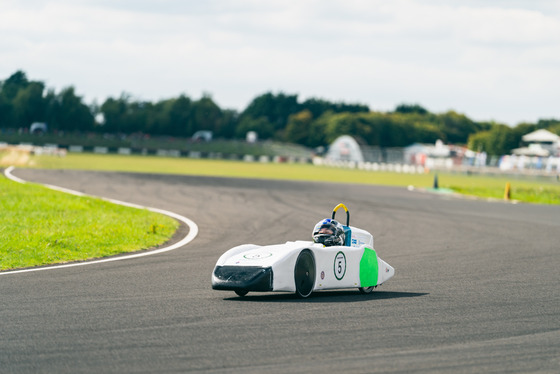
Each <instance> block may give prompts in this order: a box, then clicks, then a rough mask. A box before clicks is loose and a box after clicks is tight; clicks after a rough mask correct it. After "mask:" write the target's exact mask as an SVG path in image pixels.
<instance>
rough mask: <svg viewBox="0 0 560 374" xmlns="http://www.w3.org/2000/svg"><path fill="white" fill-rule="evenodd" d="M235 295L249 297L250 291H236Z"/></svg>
mask: <svg viewBox="0 0 560 374" xmlns="http://www.w3.org/2000/svg"><path fill="white" fill-rule="evenodd" d="M235 293H236V294H237V296H241V297H243V296H245V295H247V294H248V293H249V291H247V290H235Z"/></svg>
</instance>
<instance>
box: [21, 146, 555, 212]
mask: <svg viewBox="0 0 560 374" xmlns="http://www.w3.org/2000/svg"><path fill="white" fill-rule="evenodd" d="M31 163H32V164H33V165H34V167H40V168H52V169H83V170H109V171H129V172H143V173H144V172H145V173H166V174H187V175H204V176H225V177H237V178H264V179H286V180H302V181H322V182H342V183H359V184H373V185H387V186H410V185H412V186H415V187H417V188H430V187H432V186H433V182H434V176H435V175H434V174H433V173H428V174H404V173H394V172H372V171H365V170H357V169H339V168H333V167H321V166H314V165H309V164H273V163H268V164H264V163H258V162H256V163H248V162H237V161H227V160H204V159H187V158H162V157H146V156H121V155H95V154H69V155H68V156H66V157H62V158H59V157H51V156H39V157H33V158H32V159H31ZM438 182H439V187H441V188H449V189H452V190H453V191H455V192H458V193H462V194H466V195H472V196H478V197H484V198H497V199H503V197H504V190H505V186H506V183H507V182H510V183H511V198H512V199H514V200H518V201H523V202H531V203H541V204H560V183H558V182H557V181H556V180H554V179H552V178H551V179H547V180H545V179H541V180H529V179H516V178H506V177H492V176H481V175H465V174H454V173H438Z"/></svg>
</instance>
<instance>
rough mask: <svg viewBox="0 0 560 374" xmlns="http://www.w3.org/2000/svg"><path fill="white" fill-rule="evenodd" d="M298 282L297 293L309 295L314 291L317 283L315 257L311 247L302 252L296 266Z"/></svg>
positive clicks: (295, 275) (295, 276)
mask: <svg viewBox="0 0 560 374" xmlns="http://www.w3.org/2000/svg"><path fill="white" fill-rule="evenodd" d="M294 278H295V282H296V295H297V296H299V297H308V296H309V295H311V293H312V292H313V286H314V285H315V259H314V258H313V253H311V251H310V250H309V249H304V250H303V251H301V252H300V254H299V256H298V258H297V260H296V266H295V268H294Z"/></svg>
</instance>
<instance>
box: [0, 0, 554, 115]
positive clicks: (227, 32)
mask: <svg viewBox="0 0 560 374" xmlns="http://www.w3.org/2000/svg"><path fill="white" fill-rule="evenodd" d="M555 3H557V2H549V1H509V2H506V1H504V2H500V1H493V2H491V5H487V2H484V1H469V2H465V1H438V0H432V1H413V0H397V1H390V2H388V1H381V0H376V1H366V0H346V1H336V0H331V1H318V0H314V1H295V0H286V1H283V2H262V1H249V0H243V1H240V0H238V1H225V0H215V1H205V2H195V1H172V0H167V1H158V2H153V1H119V2H111V1H69V0H67V1H47V0H45V1H32V2H25V4H23V3H21V2H16V1H11V2H7V3H6V4H3V8H4V9H3V11H2V12H1V13H0V33H2V35H3V38H1V39H0V49H1V50H2V51H3V52H2V59H1V60H0V73H1V74H0V79H4V78H5V77H7V76H8V75H9V74H11V73H13V72H14V71H16V70H17V69H23V70H24V71H26V72H27V74H28V75H29V77H30V78H31V79H38V80H44V81H45V82H46V83H47V85H48V86H49V87H55V88H57V89H60V88H62V87H64V86H68V85H74V86H75V87H76V89H77V92H78V93H79V94H82V95H85V97H86V99H88V100H92V99H93V98H97V99H98V101H102V100H104V99H105V98H106V97H107V96H119V95H120V93H121V92H123V91H126V92H129V93H131V94H133V95H134V96H137V97H139V98H141V99H145V100H158V99H161V98H165V97H172V96H176V95H178V94H180V93H183V92H184V93H187V94H188V95H190V96H192V97H198V96H200V95H201V94H202V92H210V93H212V94H213V97H214V98H215V100H216V101H217V102H218V103H219V104H220V105H221V106H223V107H233V108H236V109H243V108H244V107H245V105H247V104H248V102H249V101H250V100H251V99H253V98H254V97H255V96H256V95H258V94H260V93H263V92H266V91H269V90H274V91H279V90H283V91H285V92H288V93H298V94H300V96H301V97H302V98H304V97H309V96H315V97H322V98H326V99H331V100H344V101H349V102H361V103H365V104H368V105H370V106H371V107H372V108H373V109H376V110H392V109H394V107H395V106H396V105H398V104H399V103H402V102H416V103H420V104H421V105H424V106H425V107H427V108H428V109H429V110H432V111H444V110H448V109H455V110H458V111H460V112H464V113H465V114H467V115H468V116H470V117H472V118H474V119H477V120H489V119H496V120H499V121H504V122H508V123H510V124H516V123H517V122H520V121H523V120H530V121H536V120H537V119H538V118H539V117H553V116H556V117H557V118H560V108H558V107H557V106H556V104H555V103H552V101H553V100H551V99H550V97H553V96H555V92H556V90H557V87H558V85H559V83H560V7H559V6H558V5H555Z"/></svg>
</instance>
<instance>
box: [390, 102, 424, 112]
mask: <svg viewBox="0 0 560 374" xmlns="http://www.w3.org/2000/svg"><path fill="white" fill-rule="evenodd" d="M395 112H396V113H403V114H410V113H417V114H428V111H427V110H426V109H424V108H423V107H421V106H420V105H418V104H400V105H398V106H397V107H396V108H395Z"/></svg>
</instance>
